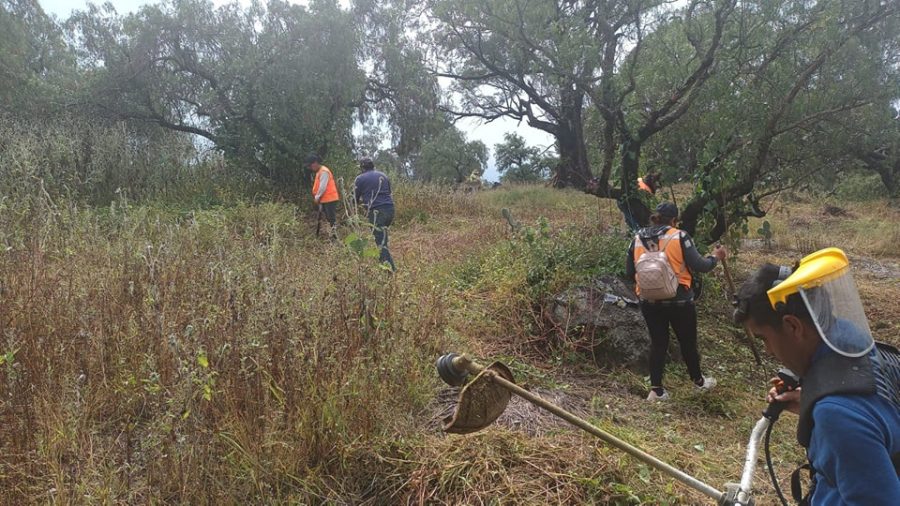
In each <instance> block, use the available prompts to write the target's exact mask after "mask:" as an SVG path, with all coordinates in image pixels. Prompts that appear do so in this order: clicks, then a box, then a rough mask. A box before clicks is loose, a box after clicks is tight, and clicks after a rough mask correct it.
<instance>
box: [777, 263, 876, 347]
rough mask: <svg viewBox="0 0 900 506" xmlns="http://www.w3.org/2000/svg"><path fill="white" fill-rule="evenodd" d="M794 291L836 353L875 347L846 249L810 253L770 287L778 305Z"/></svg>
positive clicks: (783, 302) (821, 334)
mask: <svg viewBox="0 0 900 506" xmlns="http://www.w3.org/2000/svg"><path fill="white" fill-rule="evenodd" d="M793 294H799V295H800V297H801V298H802V300H803V304H804V305H805V306H806V309H807V311H809V314H810V316H811V317H812V320H813V323H814V324H815V326H816V330H817V331H818V332H819V336H820V337H821V338H822V340H823V341H824V342H825V344H827V345H828V347H829V348H831V349H832V350H834V351H835V352H836V353H840V354H841V355H844V356H846V357H859V356H862V355H865V354H866V353H868V352H869V351H871V350H872V347H873V346H874V345H875V340H874V339H873V337H872V332H871V330H870V329H869V322H868V320H867V319H866V314H865V312H864V311H863V306H862V301H861V300H860V298H859V291H858V290H857V288H856V283H855V282H854V281H853V275H852V274H851V273H850V262H849V261H848V260H847V256H846V255H845V254H844V252H843V251H841V250H839V249H837V248H827V249H824V250H821V251H817V252H815V253H813V254H811V255H809V256H807V257H806V258H804V259H803V260H801V261H800V265H799V266H798V267H797V269H796V270H795V271H794V272H793V274H791V275H790V276H788V278H787V279H785V280H784V281H783V282H782V283H780V284H778V285H777V286H775V287H774V288H772V289H771V290H769V291H768V295H769V301H770V302H771V303H772V306H773V307H774V308H776V309H778V307H779V306H778V305H779V304H786V301H787V297H789V296H790V295H793Z"/></svg>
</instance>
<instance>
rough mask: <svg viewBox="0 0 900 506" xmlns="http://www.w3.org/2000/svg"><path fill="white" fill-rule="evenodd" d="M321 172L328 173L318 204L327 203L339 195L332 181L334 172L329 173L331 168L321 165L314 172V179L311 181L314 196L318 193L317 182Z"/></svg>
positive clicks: (336, 198) (337, 198) (319, 179)
mask: <svg viewBox="0 0 900 506" xmlns="http://www.w3.org/2000/svg"><path fill="white" fill-rule="evenodd" d="M322 173H326V174H328V183H327V184H326V185H325V193H323V194H322V198H321V199H319V203H320V204H327V203H329V202H334V201H336V200H340V198H341V197H340V196H339V195H338V190H337V184H336V183H335V182H334V174H332V173H331V169H329V168H328V167H326V166H324V165H322V166H321V167H319V171H318V172H316V180H315V182H313V187H312V194H313V197H315V196H316V195H317V194H318V193H319V183H320V181H321V179H322Z"/></svg>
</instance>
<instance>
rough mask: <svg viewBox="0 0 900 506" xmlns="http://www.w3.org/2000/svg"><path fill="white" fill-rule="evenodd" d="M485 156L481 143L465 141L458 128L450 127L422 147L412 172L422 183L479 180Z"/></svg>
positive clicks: (486, 152) (483, 167)
mask: <svg viewBox="0 0 900 506" xmlns="http://www.w3.org/2000/svg"><path fill="white" fill-rule="evenodd" d="M487 158H488V151H487V147H485V145H484V143H483V142H481V141H477V140H476V141H468V140H466V138H465V137H464V136H463V133H462V132H460V131H459V129H457V128H456V127H454V126H450V127H448V128H446V129H444V130H443V131H442V132H441V133H440V134H439V135H437V136H436V137H435V138H433V139H431V140H430V141H428V142H427V143H426V144H425V145H424V146H423V147H422V151H421V153H420V154H419V156H418V158H417V159H416V161H415V163H414V165H413V170H412V174H413V178H414V179H416V180H419V181H425V182H432V181H433V182H444V183H448V182H451V183H462V182H463V181H470V180H474V181H480V178H481V174H483V173H484V169H485V164H487Z"/></svg>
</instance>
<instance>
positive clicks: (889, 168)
mask: <svg viewBox="0 0 900 506" xmlns="http://www.w3.org/2000/svg"><path fill="white" fill-rule="evenodd" d="M873 168H874V169H875V171H876V172H878V175H879V176H881V182H882V183H884V187H885V188H887V191H888V195H889V196H890V197H891V198H892V199H897V198H900V158H898V159H897V160H894V163H893V164H890V163H883V164H881V165H878V166H875V167H873Z"/></svg>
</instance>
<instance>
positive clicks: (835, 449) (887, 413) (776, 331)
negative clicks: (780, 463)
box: [735, 248, 900, 505]
mask: <svg viewBox="0 0 900 506" xmlns="http://www.w3.org/2000/svg"><path fill="white" fill-rule="evenodd" d="M735 321H737V322H738V323H740V324H743V325H744V326H745V327H746V329H747V331H748V332H749V333H750V334H751V335H754V336H756V337H758V338H760V339H762V340H763V341H765V345H766V349H767V350H768V351H769V352H770V353H771V354H772V355H774V356H775V358H777V359H778V360H779V361H781V362H782V363H783V364H784V365H786V366H787V367H789V368H790V369H791V370H793V372H794V373H796V374H797V375H798V376H799V377H800V378H801V383H800V384H801V387H800V388H799V389H798V390H795V391H792V392H787V393H784V394H780V395H776V394H775V392H774V391H773V392H770V394H769V401H770V402H773V401H778V402H785V403H787V405H788V407H787V409H788V410H789V411H792V412H794V413H796V414H798V415H799V416H800V420H799V423H798V426H797V439H798V441H799V442H800V444H801V445H802V446H803V447H805V448H806V449H807V458H808V460H809V464H808V466H804V467H808V468H809V472H810V475H811V477H812V489H811V491H810V492H809V493H808V494H807V495H804V494H803V493H802V491H801V490H800V489H801V486H800V481H801V480H800V475H799V473H798V472H795V474H794V476H793V478H792V487H791V488H792V492H793V495H794V499H795V500H797V501H798V503H800V504H812V505H831V504H858V505H882V504H883V505H898V504H900V477H898V471H897V469H898V464H900V352H898V350H897V349H896V348H893V347H890V346H887V345H882V344H880V343H878V344H876V343H875V341H874V339H873V337H872V333H871V331H870V330H869V325H868V322H867V320H866V316H865V313H864V312H863V307H862V303H861V301H860V299H859V294H858V292H857V290H856V285H855V283H854V282H853V277H852V275H851V274H850V264H849V262H848V260H847V256H846V255H845V254H844V252H843V251H841V250H839V249H837V248H828V249H825V250H821V251H818V252H816V253H813V254H812V255H809V256H807V257H806V258H804V259H803V260H801V261H800V263H799V264H798V266H797V267H796V269H795V270H794V271H793V272H791V271H790V269H787V268H785V267H779V266H776V265H771V264H767V265H765V266H763V267H762V268H761V269H760V270H759V271H757V272H756V273H755V274H754V275H753V276H752V277H751V278H750V279H749V280H748V281H747V282H746V283H744V285H743V286H742V287H741V289H740V291H739V293H738V305H737V310H736V311H735ZM798 471H799V470H798Z"/></svg>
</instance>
